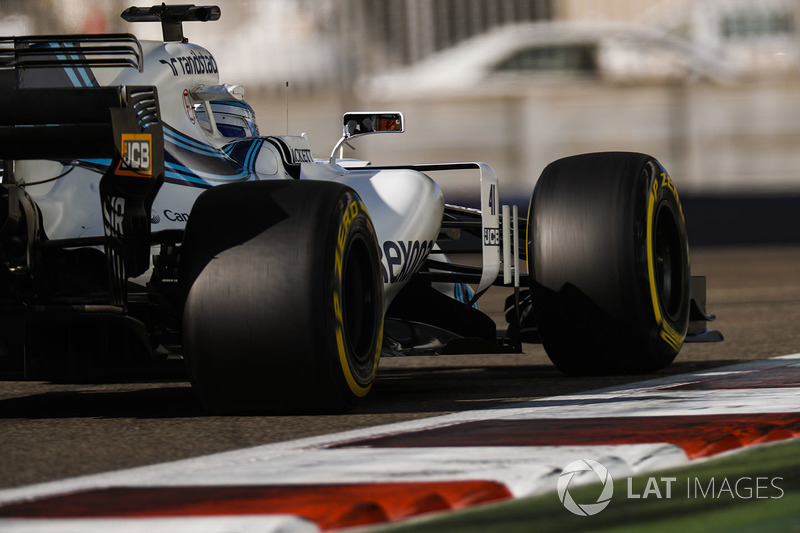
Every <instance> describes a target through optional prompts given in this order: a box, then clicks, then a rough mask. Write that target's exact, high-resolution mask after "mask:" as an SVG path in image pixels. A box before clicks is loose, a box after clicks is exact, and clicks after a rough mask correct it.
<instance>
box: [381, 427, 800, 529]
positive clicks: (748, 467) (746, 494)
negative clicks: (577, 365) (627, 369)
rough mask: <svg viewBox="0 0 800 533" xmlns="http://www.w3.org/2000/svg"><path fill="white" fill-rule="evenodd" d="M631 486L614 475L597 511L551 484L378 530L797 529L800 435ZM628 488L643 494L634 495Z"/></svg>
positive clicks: (593, 494)
mask: <svg viewBox="0 0 800 533" xmlns="http://www.w3.org/2000/svg"><path fill="white" fill-rule="evenodd" d="M586 459H591V457H586ZM565 466H566V465H565ZM651 478H654V479H651ZM662 478H675V480H674V481H672V482H667V481H664V480H662ZM628 483H629V481H628V478H623V479H614V497H613V498H612V500H611V503H610V504H609V506H608V507H607V508H605V509H604V510H603V511H601V512H600V513H598V514H596V515H594V516H576V515H574V514H572V513H570V512H569V511H567V510H566V509H565V508H564V506H563V505H562V503H561V502H560V501H559V499H558V495H557V494H556V487H555V481H554V482H553V491H552V492H549V493H547V494H543V495H541V496H537V497H533V498H524V499H520V500H513V501H508V502H502V503H499V504H493V505H487V506H482V507H479V508H473V509H469V510H465V511H460V512H454V513H449V514H440V515H438V516H431V517H429V518H420V519H412V520H409V521H407V522H402V523H400V524H397V525H390V526H386V527H382V528H379V529H377V530H375V531H380V532H382V533H383V532H387V533H388V532H391V533H400V532H406V531H409V532H410V531H413V532H415V533H418V532H419V533H425V532H431V533H443V532H448V531H458V532H459V533H469V532H475V533H478V532H481V533H483V532H489V531H498V532H517V531H519V532H523V531H524V532H529V531H536V532H549V531H570V532H574V531H621V532H626V531H630V532H637V533H638V532H641V531H647V532H648V533H658V532H666V531H669V532H674V531H680V532H681V533H693V532H698V533H700V532H703V533H706V532H712V533H713V532H722V531H725V532H729V531H735V532H751V531H752V532H754V533H755V532H762V531H798V532H800V439H793V440H790V441H784V442H781V443H777V444H769V445H762V446H756V447H753V448H751V449H749V450H746V451H742V452H739V453H736V454H732V455H728V456H724V457H720V458H717V459H712V460H709V461H702V462H699V463H692V464H689V465H687V466H684V467H681V468H679V469H671V470H666V471H660V472H655V473H648V474H646V475H641V476H637V477H633V478H631V481H630V486H629V485H628ZM737 483H738V485H737ZM668 484H669V485H670V488H671V490H670V492H671V494H670V498H667V497H666V489H667V485H668ZM600 487H601V486H600V484H595V485H586V486H581V487H577V488H574V489H573V488H570V491H569V492H570V494H571V495H572V497H573V499H574V500H575V501H576V502H579V503H593V502H595V501H597V497H598V496H599V494H600ZM629 493H630V494H631V495H639V496H640V497H639V498H629V497H628V495H629ZM659 494H660V495H661V498H658V497H657V496H658V495H659ZM645 496H646V497H645Z"/></svg>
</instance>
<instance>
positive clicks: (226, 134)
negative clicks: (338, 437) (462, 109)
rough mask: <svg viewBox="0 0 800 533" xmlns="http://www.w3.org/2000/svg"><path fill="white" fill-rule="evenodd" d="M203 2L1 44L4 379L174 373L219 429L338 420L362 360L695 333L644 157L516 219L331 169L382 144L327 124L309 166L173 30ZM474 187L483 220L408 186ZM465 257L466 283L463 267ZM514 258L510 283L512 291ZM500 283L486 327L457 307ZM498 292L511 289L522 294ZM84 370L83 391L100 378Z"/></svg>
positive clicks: (584, 366) (658, 341)
mask: <svg viewBox="0 0 800 533" xmlns="http://www.w3.org/2000/svg"><path fill="white" fill-rule="evenodd" d="M219 16H220V10H219V8H217V7H213V6H205V7H196V6H188V5H180V6H166V5H161V6H155V7H152V8H149V9H148V8H130V9H127V10H126V11H125V12H124V13H123V14H122V17H123V18H124V19H125V20H127V21H132V22H136V21H141V22H148V21H150V22H160V23H161V25H162V27H163V31H164V41H163V42H161V41H158V42H145V41H139V40H137V39H136V37H134V36H133V35H130V34H114V35H59V36H32V37H8V38H0V152H2V154H1V156H2V160H3V167H2V169H3V174H2V185H1V186H0V329H2V331H0V333H1V334H2V336H1V337H0V342H2V347H0V370H2V371H3V373H4V374H5V375H12V376H25V377H33V378H51V379H52V378H69V377H77V376H84V375H86V374H89V375H92V374H93V373H100V374H102V375H107V374H106V373H105V372H106V371H108V370H109V369H112V370H113V369H123V370H128V369H131V368H138V367H139V366H140V365H142V364H144V363H151V362H152V363H157V362H158V361H160V360H169V359H174V358H176V357H179V356H182V357H183V358H184V359H185V362H186V368H187V369H188V373H189V377H190V379H191V382H192V385H193V387H194V388H195V389H196V391H197V393H198V396H199V398H200V400H201V401H202V402H203V403H204V404H205V405H206V406H207V407H208V408H210V409H212V410H215V411H222V412H231V411H264V410H273V409H277V410H298V409H301V410H313V411H319V410H328V409H332V410H336V409H344V408H349V407H352V406H353V405H355V403H356V402H357V401H358V400H359V399H360V398H362V397H364V396H365V395H366V394H367V393H368V392H369V390H370V387H371V386H372V384H373V381H374V379H375V374H376V370H377V368H378V361H379V359H380V357H381V356H382V355H418V354H448V353H487V352H519V351H520V350H521V343H522V342H542V343H543V344H544V347H545V348H546V350H547V353H548V354H549V355H550V357H551V358H552V360H553V362H554V363H555V364H556V366H557V367H558V368H560V369H562V370H564V371H565V372H568V373H580V374H597V373H610V372H626V373H627V372H646V371H652V370H655V369H658V368H661V367H664V366H666V365H668V364H669V363H670V362H671V361H672V360H673V359H674V358H675V356H676V354H677V353H678V351H679V350H680V349H681V346H682V345H683V343H684V342H685V341H687V340H692V339H694V340H719V339H721V337H720V336H719V335H718V334H717V333H716V332H714V331H709V330H707V329H706V321H707V320H709V319H710V318H711V317H710V316H709V315H706V313H705V309H704V307H705V285H704V282H705V280H704V278H702V277H693V276H690V271H689V255H688V246H687V240H686V234H685V229H684V218H683V213H682V211H681V205H680V202H679V199H678V194H677V192H676V191H675V187H674V186H673V183H672V180H671V179H670V177H669V175H668V174H667V172H666V171H665V170H664V168H663V167H662V166H661V165H660V164H659V163H658V162H657V161H656V160H655V159H653V158H652V157H650V156H647V155H643V154H634V153H599V154H587V155H579V156H575V157H570V158H567V159H563V160H560V161H556V162H554V163H552V164H551V165H550V166H548V167H547V169H546V170H545V171H544V173H543V175H542V176H541V178H540V180H539V181H538V184H537V186H536V189H535V191H534V193H533V195H532V199H531V203H530V207H529V211H528V213H527V219H525V218H522V217H520V216H518V214H517V213H516V210H515V209H509V208H508V207H507V206H499V205H497V198H498V183H497V178H496V176H495V174H494V171H493V170H492V168H491V167H490V166H488V165H486V164H484V163H454V164H439V165H404V166H392V167H386V166H384V167H379V166H372V165H371V164H369V163H367V162H363V161H355V160H345V159H341V158H340V157H337V156H338V155H339V153H340V152H339V146H341V144H342V143H344V142H345V141H349V140H351V139H354V138H356V137H358V136H361V135H366V134H373V133H383V132H402V131H403V128H404V124H403V116H402V114H400V113H397V112H365V113H362V112H359V113H346V114H345V115H344V120H343V137H342V139H341V141H340V143H339V144H338V145H337V146H335V147H334V148H333V150H332V153H331V156H330V157H329V158H325V159H322V160H320V159H315V158H314V157H312V154H311V150H310V148H309V145H308V142H307V141H306V139H305V138H304V137H302V136H262V135H261V134H260V133H259V131H258V128H257V126H256V121H255V117H254V114H253V111H252V109H251V107H250V106H249V105H248V104H247V103H246V102H245V100H244V99H243V95H244V91H243V89H242V88H241V87H240V86H236V85H226V84H221V83H220V80H219V77H218V74H217V63H216V61H215V59H214V57H213V56H212V55H211V53H209V52H208V51H207V50H205V49H204V48H202V47H200V46H197V45H195V44H190V43H188V42H186V39H185V38H184V37H183V30H182V24H183V23H184V22H187V21H203V22H204V21H210V20H216V19H217V18H219ZM464 169H473V170H474V171H475V174H476V176H477V177H478V178H479V179H480V184H481V185H480V191H481V197H480V206H481V207H480V209H479V210H478V209H468V208H463V207H458V206H454V205H449V204H447V203H446V202H445V199H444V198H443V195H442V192H441V190H440V188H439V186H438V185H437V183H436V181H434V180H433V179H432V178H431V177H429V175H428V174H435V173H436V172H440V171H448V170H464ZM463 253H471V254H475V253H478V254H480V257H481V258H482V259H481V261H480V264H479V265H467V264H459V263H458V262H456V261H454V260H453V258H457V257H459V255H460V254H463ZM520 261H525V262H527V265H526V266H527V271H528V272H529V274H524V275H523V274H522V271H523V269H522V268H521V266H520ZM493 285H506V286H508V287H509V300H508V306H507V307H508V309H507V317H508V319H509V325H508V328H507V329H503V330H500V331H498V329H497V327H496V325H495V323H494V322H493V321H492V320H491V319H489V318H488V316H486V315H485V314H484V313H482V312H481V311H479V310H478V309H477V306H476V302H477V300H478V298H479V297H480V296H481V295H482V294H483V293H484V292H485V291H486V290H487V289H489V288H490V287H491V286H493ZM520 287H523V289H522V290H520ZM100 371H102V372H100Z"/></svg>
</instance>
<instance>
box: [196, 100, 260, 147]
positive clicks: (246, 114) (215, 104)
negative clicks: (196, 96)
mask: <svg viewBox="0 0 800 533" xmlns="http://www.w3.org/2000/svg"><path fill="white" fill-rule="evenodd" d="M209 104H210V105H211V112H212V113H214V121H215V122H216V123H217V130H219V132H220V134H222V136H224V137H230V138H234V139H237V138H241V137H256V136H258V135H259V132H258V124H256V114H255V112H254V111H253V108H252V107H250V105H249V104H247V103H246V102H243V101H238V100H237V101H233V100H215V101H212V102H209ZM195 114H196V115H197V120H199V121H200V122H205V123H206V124H208V117H206V110H205V107H204V106H203V105H202V104H200V105H198V106H196V108H195Z"/></svg>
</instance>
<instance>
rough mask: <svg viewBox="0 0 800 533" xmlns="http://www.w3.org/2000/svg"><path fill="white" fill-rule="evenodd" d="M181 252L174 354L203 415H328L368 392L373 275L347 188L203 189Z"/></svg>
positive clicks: (361, 211)
mask: <svg viewBox="0 0 800 533" xmlns="http://www.w3.org/2000/svg"><path fill="white" fill-rule="evenodd" d="M184 247H185V248H186V250H185V252H184V253H183V254H182V259H181V260H182V264H183V273H182V274H183V275H182V279H183V283H184V284H185V286H186V287H187V289H188V296H187V299H186V305H185V308H184V319H183V324H184V327H183V334H184V348H185V354H186V361H187V366H188V369H189V374H190V378H191V381H192V385H193V387H194V388H195V390H196V391H197V394H198V397H199V398H200V400H201V402H202V403H203V404H204V405H205V406H206V407H207V408H209V409H211V410H213V411H216V412H259V411H260V412H263V411H295V412H296V411H312V412H318V411H338V410H343V409H348V408H352V407H354V406H355V404H356V403H357V401H358V400H359V399H360V398H362V397H363V396H365V395H366V394H367V393H368V392H369V390H370V388H371V386H372V383H373V380H374V378H375V372H376V370H377V366H378V358H379V356H380V351H381V343H382V336H383V331H382V330H383V279H382V275H381V268H380V263H379V255H378V245H377V239H376V236H375V230H374V228H373V225H372V221H371V219H370V217H369V214H368V213H367V210H366V208H365V207H364V204H363V203H362V202H361V200H360V198H359V197H358V195H357V194H356V193H355V191H353V190H352V189H350V188H348V187H346V186H343V185H341V184H337V183H331V182H314V181H307V182H295V181H286V182H250V183H243V184H232V185H225V186H221V187H217V188H215V189H210V190H209V191H207V192H205V193H204V194H203V195H201V196H200V198H198V200H197V202H196V204H195V206H194V208H193V210H192V213H191V215H190V218H189V223H188V224H187V228H186V239H185V244H184Z"/></svg>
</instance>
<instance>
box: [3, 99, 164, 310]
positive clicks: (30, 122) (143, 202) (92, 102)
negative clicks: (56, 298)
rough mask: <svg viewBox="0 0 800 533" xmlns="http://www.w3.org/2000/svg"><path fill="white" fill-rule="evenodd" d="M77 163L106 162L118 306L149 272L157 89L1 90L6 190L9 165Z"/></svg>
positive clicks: (160, 148)
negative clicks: (131, 280)
mask: <svg viewBox="0 0 800 533" xmlns="http://www.w3.org/2000/svg"><path fill="white" fill-rule="evenodd" d="M82 158H85V159H108V160H110V162H109V166H108V169H107V170H106V172H105V174H104V175H103V177H102V178H101V180H100V197H101V203H102V206H101V207H102V212H103V227H104V230H105V236H106V238H105V248H106V256H107V258H108V264H109V269H110V274H111V279H112V280H113V281H112V283H113V286H112V299H113V300H114V302H113V303H115V304H119V305H124V303H125V301H124V300H125V294H126V291H125V285H126V279H127V277H131V276H137V275H139V274H142V273H143V272H145V271H146V270H147V269H148V268H149V266H150V209H151V207H152V203H153V199H154V198H155V195H156V193H157V192H158V189H159V188H160V187H161V184H162V183H163V181H164V134H163V129H162V126H161V122H160V120H159V109H158V94H157V92H156V88H155V87H151V86H141V87H133V86H128V87H122V86H120V87H91V88H57V89H44V88H42V89H0V160H2V161H4V167H5V168H4V176H3V180H4V182H9V181H11V183H9V184H8V185H6V186H7V187H8V186H10V187H14V186H15V184H14V183H13V164H12V163H11V162H12V161H13V160H15V159H54V160H62V161H67V162H68V161H72V160H75V159H82ZM9 176H10V177H11V180H9V179H8V178H9ZM78 240H79V239H78ZM71 241H76V240H75V239H72V240H71ZM48 244H49V245H54V244H56V243H54V242H53V241H50V242H49V243H48ZM73 245H76V246H79V245H80V244H79V243H73Z"/></svg>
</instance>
